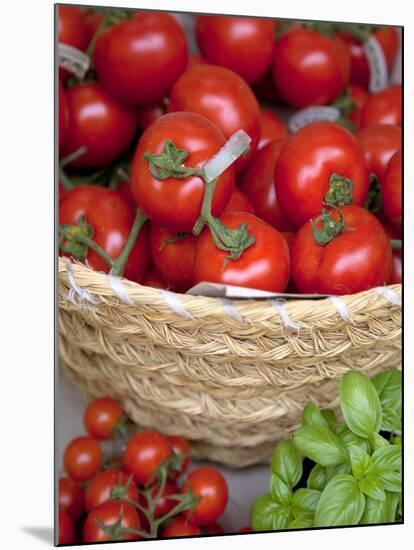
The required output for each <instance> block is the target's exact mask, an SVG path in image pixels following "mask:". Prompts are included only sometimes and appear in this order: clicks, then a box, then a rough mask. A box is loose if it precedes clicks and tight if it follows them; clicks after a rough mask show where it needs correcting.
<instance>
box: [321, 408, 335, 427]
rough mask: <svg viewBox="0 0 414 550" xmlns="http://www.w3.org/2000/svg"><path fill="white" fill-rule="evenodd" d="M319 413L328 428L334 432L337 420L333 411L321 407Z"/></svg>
mask: <svg viewBox="0 0 414 550" xmlns="http://www.w3.org/2000/svg"><path fill="white" fill-rule="evenodd" d="M321 413H322V414H323V416H324V418H325V420H326V421H327V423H328V426H329V428H330V429H331V430H332V431H333V432H334V431H335V430H336V427H337V420H336V416H335V413H334V411H333V410H332V409H322V410H321Z"/></svg>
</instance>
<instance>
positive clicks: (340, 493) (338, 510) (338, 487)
mask: <svg viewBox="0 0 414 550" xmlns="http://www.w3.org/2000/svg"><path fill="white" fill-rule="evenodd" d="M364 507H365V497H364V495H363V494H362V493H361V490H360V489H359V487H358V482H357V481H356V479H355V478H353V477H352V476H351V475H349V474H337V475H336V476H335V477H334V478H332V479H331V481H329V483H328V484H327V486H326V487H325V489H324V490H323V491H322V494H321V498H320V499H319V503H318V506H317V508H316V513H315V527H327V526H335V525H356V524H357V523H359V520H360V519H361V517H362V514H363V513H364Z"/></svg>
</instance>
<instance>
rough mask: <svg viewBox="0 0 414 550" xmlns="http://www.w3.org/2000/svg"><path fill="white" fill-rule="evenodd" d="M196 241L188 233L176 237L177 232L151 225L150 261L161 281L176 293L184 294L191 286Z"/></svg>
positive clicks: (154, 224)
mask: <svg viewBox="0 0 414 550" xmlns="http://www.w3.org/2000/svg"><path fill="white" fill-rule="evenodd" d="M174 239H177V240H174ZM196 241H197V239H196V238H195V237H194V235H192V234H190V233H187V234H184V235H183V236H182V235H180V234H178V235H177V231H172V230H171V229H167V228H166V227H162V226H161V225H158V224H156V223H154V222H152V223H151V229H150V247H151V258H152V261H153V262H154V264H155V266H156V267H157V268H158V271H159V272H160V273H161V276H162V278H163V280H164V281H165V282H166V283H167V284H168V285H170V286H171V287H173V288H174V289H176V290H177V291H178V292H186V291H187V290H188V289H189V288H190V287H191V286H192V284H193V266H194V252H195V245H196Z"/></svg>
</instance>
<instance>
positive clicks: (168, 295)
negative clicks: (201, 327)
mask: <svg viewBox="0 0 414 550" xmlns="http://www.w3.org/2000/svg"><path fill="white" fill-rule="evenodd" d="M161 292H162V295H163V296H164V298H165V301H166V302H167V304H168V305H169V306H170V308H171V309H172V310H173V311H174V312H175V313H177V314H178V315H181V317H184V318H185V319H189V320H193V319H194V317H193V316H192V315H191V313H189V312H188V311H187V310H186V309H185V307H184V306H183V304H182V303H181V301H180V299H179V298H178V297H177V294H175V292H171V291H170V290H162V291H161Z"/></svg>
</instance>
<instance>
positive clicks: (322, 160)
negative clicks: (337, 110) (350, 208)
mask: <svg viewBox="0 0 414 550" xmlns="http://www.w3.org/2000/svg"><path fill="white" fill-rule="evenodd" d="M336 174H337V175H339V176H342V177H344V178H346V179H348V180H351V182H352V186H351V184H350V183H349V182H348V184H349V186H350V188H351V187H352V204H357V205H363V204H364V201H365V198H366V196H367V193H368V187H369V178H368V170H367V167H366V164H365V159H364V154H363V152H362V150H361V148H360V146H359V144H358V142H357V140H356V138H355V137H354V136H353V135H352V134H351V132H349V131H348V130H347V129H346V128H344V127H343V126H340V125H339V124H336V123H335V122H326V121H321V122H312V123H311V124H308V125H307V126H304V127H303V128H301V129H300V130H299V131H298V132H297V133H296V134H294V135H293V136H291V137H290V138H289V141H288V142H287V144H286V145H285V146H284V147H283V149H282V151H281V152H280V155H279V158H278V161H277V163H276V168H275V174H274V181H275V186H276V195H277V198H278V200H279V202H280V206H281V208H282V210H283V212H284V213H285V215H286V216H287V218H288V219H289V221H290V222H291V223H292V225H293V226H294V228H299V227H300V226H301V225H302V224H303V223H304V222H305V221H307V220H309V218H312V217H313V216H316V215H318V214H320V212H321V210H322V206H323V204H324V203H325V202H329V201H327V200H326V194H327V193H328V191H329V190H330V188H331V189H332V186H337V184H336V183H335V182H334V181H333V179H336V176H335V175H336Z"/></svg>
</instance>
